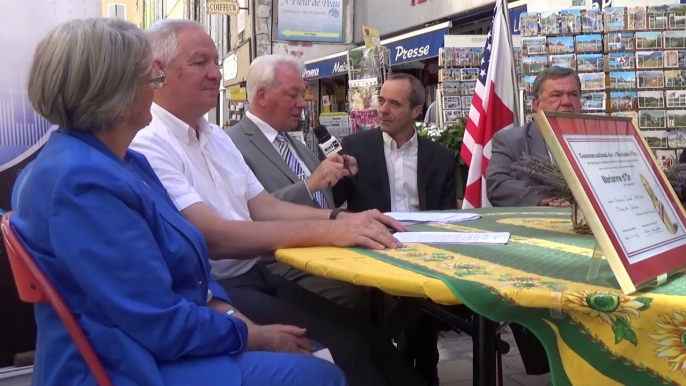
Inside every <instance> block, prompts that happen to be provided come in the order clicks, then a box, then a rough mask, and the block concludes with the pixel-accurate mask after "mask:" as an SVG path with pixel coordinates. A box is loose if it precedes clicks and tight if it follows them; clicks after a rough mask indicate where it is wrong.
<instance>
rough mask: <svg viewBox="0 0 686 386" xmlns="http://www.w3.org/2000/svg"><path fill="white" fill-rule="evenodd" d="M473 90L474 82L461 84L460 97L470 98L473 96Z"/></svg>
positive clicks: (474, 87)
mask: <svg viewBox="0 0 686 386" xmlns="http://www.w3.org/2000/svg"><path fill="white" fill-rule="evenodd" d="M475 89H476V82H462V88H461V91H460V95H469V96H472V95H474V90H475ZM470 103H471V102H470Z"/></svg>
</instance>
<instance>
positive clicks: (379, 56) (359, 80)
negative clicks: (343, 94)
mask: <svg viewBox="0 0 686 386" xmlns="http://www.w3.org/2000/svg"><path fill="white" fill-rule="evenodd" d="M389 58H390V52H389V50H388V48H387V47H384V46H376V47H369V48H367V47H360V48H357V49H354V50H350V51H348V79H349V81H348V87H349V91H348V102H349V105H350V125H351V132H352V133H357V132H360V131H366V130H370V129H374V128H376V127H378V123H379V122H378V112H377V108H378V97H379V91H380V89H381V85H382V84H383V83H384V81H385V80H386V79H388V77H390V75H391V65H390V61H389Z"/></svg>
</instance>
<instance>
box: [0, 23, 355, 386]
mask: <svg viewBox="0 0 686 386" xmlns="http://www.w3.org/2000/svg"><path fill="white" fill-rule="evenodd" d="M163 80H164V74H163V73H162V72H161V71H159V70H156V69H154V68H153V66H152V58H151V47H150V43H149V42H148V40H147V39H146V37H145V35H144V33H143V31H141V30H139V29H138V28H136V27H134V26H133V25H132V24H130V23H127V22H124V21H120V20H116V19H89V20H75V21H71V22H68V23H65V24H63V25H61V26H59V27H57V28H55V29H53V30H51V31H50V32H49V33H48V35H47V37H45V38H44V39H43V40H42V41H41V42H40V43H39V44H38V47H37V48H36V52H35V55H34V58H33V64H32V68H31V72H30V74H29V99H30V100H31V103H32V105H33V107H34V109H35V110H36V111H37V112H38V113H39V114H40V115H42V116H43V117H45V118H46V119H47V120H49V121H50V122H51V123H53V124H54V125H56V126H58V127H59V129H57V130H56V131H54V132H53V133H52V134H51V136H50V139H49V140H48V142H47V143H46V145H45V147H44V148H43V150H42V151H41V153H40V155H39V156H38V157H37V158H36V160H35V162H34V164H33V166H32V169H31V173H30V174H29V175H28V176H27V177H26V180H25V181H23V183H24V185H23V188H22V189H21V200H20V201H19V205H18V208H17V213H16V215H15V216H14V217H13V218H12V227H13V229H14V230H15V231H16V232H17V233H18V235H19V237H20V238H21V239H22V241H23V242H24V244H25V245H26V247H27V249H28V250H29V252H30V253H31V254H32V256H33V257H34V258H35V259H36V261H37V263H38V265H39V266H40V267H41V268H42V269H43V270H44V271H45V273H46V274H47V276H48V277H49V278H50V280H51V281H52V283H53V284H54V286H55V287H56V288H57V290H58V291H59V293H60V294H61V295H62V297H63V298H64V300H65V301H66V302H67V304H68V306H69V308H70V309H71V310H72V312H73V313H74V315H75V317H76V319H77V320H78V322H79V324H80V326H81V328H82V329H83V330H84V332H85V334H86V336H87V337H88V339H89V340H90V342H91V344H92V345H93V347H94V349H95V351H96V353H97V354H98V357H99V358H100V361H101V362H102V363H103V365H104V367H105V369H106V371H107V373H108V375H109V377H110V378H111V379H112V382H113V383H114V384H115V385H136V386H143V385H188V386H196V385H245V386H249V385H289V386H290V385H293V386H295V385H305V384H308V385H332V386H333V385H344V384H345V383H346V381H345V379H344V376H343V374H342V372H341V371H340V370H339V369H338V368H337V367H336V366H335V365H333V364H331V363H329V362H327V361H325V360H322V359H318V358H316V357H314V356H312V355H311V352H312V350H313V348H312V345H311V342H309V341H308V340H307V338H306V337H305V332H304V331H303V330H301V329H299V328H297V327H293V326H258V325H255V324H254V323H252V322H251V321H250V320H248V319H247V318H246V317H245V316H243V315H241V313H240V312H238V310H235V309H234V308H233V307H232V306H231V301H230V299H229V298H228V297H227V295H226V293H225V292H224V291H223V290H222V289H221V287H220V286H218V285H217V284H216V283H215V281H214V280H213V279H212V277H211V276H210V266H209V262H208V255H207V247H206V245H205V242H204V240H203V238H202V236H201V234H200V233H199V231H198V230H197V229H195V228H194V227H193V226H192V225H191V224H190V223H188V222H187V221H186V220H184V218H183V217H182V216H181V215H180V214H179V213H178V211H177V210H176V209H175V207H174V204H173V203H172V201H171V200H170V198H169V197H168V196H167V193H166V191H165V190H164V188H163V187H162V184H161V183H160V181H159V180H158V179H157V177H156V176H155V173H154V172H153V171H152V169H151V167H150V165H149V164H148V162H147V160H146V159H145V157H143V156H142V155H140V154H138V153H136V152H134V151H131V150H128V149H127V148H128V146H129V143H130V142H131V140H132V139H133V137H134V136H135V134H136V132H137V131H138V130H140V129H141V128H143V127H145V126H146V125H148V123H149V122H150V120H151V116H150V106H151V104H152V99H153V87H156V86H159V84H161V83H162V82H163ZM35 313H36V321H37V324H38V343H37V358H36V365H35V368H34V384H36V385H86V384H94V383H95V380H94V378H93V376H92V374H91V372H90V371H89V369H88V367H87V366H86V363H85V362H84V360H83V358H82V357H81V355H80V354H79V352H78V350H77V349H76V346H75V345H74V344H73V342H72V341H71V338H70V337H69V335H68V333H67V331H66V329H65V327H64V325H63V324H62V322H61V321H60V319H59V318H58V316H57V314H56V313H55V312H54V311H53V309H52V308H51V306H50V305H48V304H37V305H36V307H35Z"/></svg>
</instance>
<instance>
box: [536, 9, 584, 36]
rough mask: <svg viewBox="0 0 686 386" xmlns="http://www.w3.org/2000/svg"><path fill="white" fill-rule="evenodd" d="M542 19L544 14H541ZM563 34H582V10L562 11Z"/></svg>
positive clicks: (561, 25) (561, 31) (561, 28)
mask: <svg viewBox="0 0 686 386" xmlns="http://www.w3.org/2000/svg"><path fill="white" fill-rule="evenodd" d="M541 17H542V14H541ZM559 33H563V34H579V33H581V10H579V9H565V10H562V11H560V32H559Z"/></svg>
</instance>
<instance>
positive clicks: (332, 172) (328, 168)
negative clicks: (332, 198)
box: [305, 154, 343, 193]
mask: <svg viewBox="0 0 686 386" xmlns="http://www.w3.org/2000/svg"><path fill="white" fill-rule="evenodd" d="M342 173H343V157H341V156H340V155H338V154H334V155H332V156H331V157H329V158H327V159H325V160H324V161H323V162H322V163H321V164H319V166H317V168H316V169H315V170H314V172H313V173H312V175H311V176H310V178H308V179H307V181H305V183H306V184H307V189H309V190H310V193H314V192H319V191H321V190H324V189H326V188H330V187H332V186H334V185H336V183H338V179H339V178H341V175H342Z"/></svg>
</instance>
